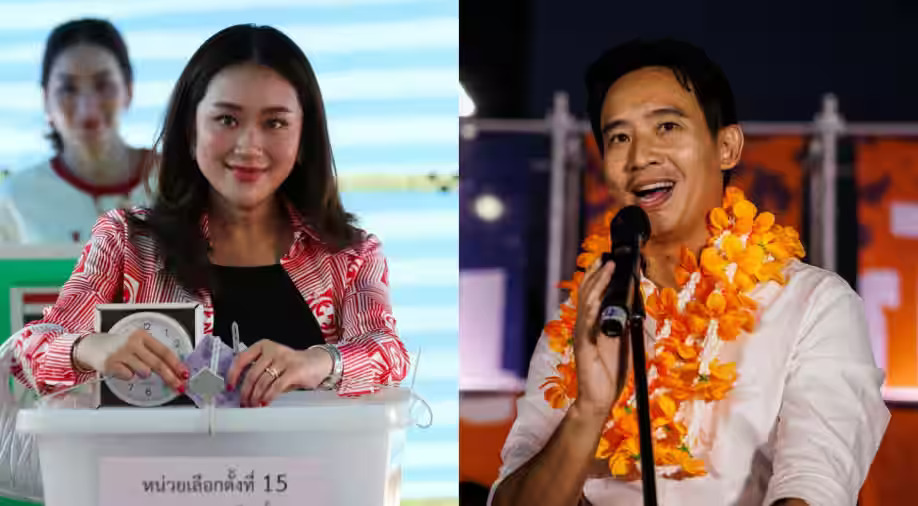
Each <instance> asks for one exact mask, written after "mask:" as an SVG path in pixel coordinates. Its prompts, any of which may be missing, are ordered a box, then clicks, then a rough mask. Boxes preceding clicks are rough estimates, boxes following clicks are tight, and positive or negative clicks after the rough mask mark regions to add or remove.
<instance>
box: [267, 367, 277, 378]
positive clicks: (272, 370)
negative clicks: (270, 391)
mask: <svg viewBox="0 0 918 506" xmlns="http://www.w3.org/2000/svg"><path fill="white" fill-rule="evenodd" d="M265 372H266V373H268V374H270V375H271V377H272V378H274V379H277V378H279V377H280V372H278V371H277V369H275V368H274V367H270V366H269V367H266V368H265Z"/></svg>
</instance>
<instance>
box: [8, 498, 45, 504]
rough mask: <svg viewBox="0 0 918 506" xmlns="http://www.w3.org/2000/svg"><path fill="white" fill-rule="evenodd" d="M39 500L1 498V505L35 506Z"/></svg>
mask: <svg viewBox="0 0 918 506" xmlns="http://www.w3.org/2000/svg"><path fill="white" fill-rule="evenodd" d="M36 504H41V503H39V502H25V501H14V500H12V499H3V498H0V506H35V505H36Z"/></svg>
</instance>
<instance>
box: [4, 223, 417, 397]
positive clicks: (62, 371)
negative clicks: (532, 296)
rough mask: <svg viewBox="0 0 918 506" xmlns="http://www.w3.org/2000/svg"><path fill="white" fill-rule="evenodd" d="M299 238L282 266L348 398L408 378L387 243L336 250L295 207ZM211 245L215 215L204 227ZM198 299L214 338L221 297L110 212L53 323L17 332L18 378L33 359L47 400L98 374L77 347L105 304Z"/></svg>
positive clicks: (48, 319) (47, 320) (371, 241)
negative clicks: (78, 358)
mask: <svg viewBox="0 0 918 506" xmlns="http://www.w3.org/2000/svg"><path fill="white" fill-rule="evenodd" d="M288 212H289V217H290V220H291V223H292V225H293V230H294V241H293V244H292V245H291V247H290V250H289V251H288V252H287V254H286V255H284V257H283V258H282V259H281V261H280V263H281V265H282V266H283V267H284V269H285V270H286V271H287V274H288V275H289V276H290V279H292V280H293V283H294V284H295V285H296V287H297V288H298V289H299V291H300V293H301V294H302V295H303V298H304V299H305V301H306V303H307V304H308V305H309V307H310V308H311V309H312V312H313V314H314V315H315V317H316V320H318V322H319V326H320V327H321V329H322V334H323V335H324V337H325V340H326V341H327V342H329V343H331V344H335V345H337V347H338V350H339V351H340V352H341V359H342V365H343V369H342V375H341V382H340V384H339V387H338V392H339V394H342V395H345V394H346V395H358V394H363V393H370V392H372V391H375V390H376V389H377V388H378V387H379V386H380V385H391V384H395V383H397V382H399V381H401V380H402V379H404V377H405V375H406V374H407V369H408V355H407V352H406V350H405V347H404V345H403V344H402V342H401V340H400V339H399V338H398V335H397V334H396V329H395V318H394V317H393V316H392V309H391V305H390V302H389V276H388V267H387V264H386V259H385V257H384V256H383V254H382V249H381V245H380V242H379V240H378V238H376V237H375V236H373V235H371V234H366V235H365V236H364V238H363V240H362V242H360V243H359V244H357V245H356V246H352V247H348V248H346V249H344V250H341V251H339V252H337V253H332V252H331V251H330V250H329V249H328V248H327V247H326V246H325V245H324V243H323V242H322V241H321V240H320V239H319V237H318V236H317V235H316V233H315V231H314V230H312V229H311V228H310V227H309V226H308V225H307V224H305V223H304V222H303V220H302V219H301V218H300V217H299V215H298V214H297V212H296V211H294V210H293V209H292V208H291V207H290V206H288ZM201 228H202V232H203V234H204V237H205V238H209V229H208V220H207V217H206V215H205V216H204V217H203V219H202V220H201ZM119 291H120V292H121V293H122V301H123V302H125V303H147V304H149V303H161V302H198V303H200V304H201V305H202V307H203V308H204V320H205V321H204V334H208V333H211V332H212V329H213V320H214V318H213V316H214V314H213V300H212V297H211V294H210V293H208V292H207V291H200V292H199V293H196V294H192V293H191V292H190V291H189V290H187V289H185V288H183V287H182V286H180V285H179V284H178V282H177V281H176V279H175V278H174V277H173V276H172V275H170V274H168V273H167V272H166V271H165V270H164V262H163V258H162V255H160V254H159V248H158V246H157V245H156V243H155V241H154V240H153V239H152V238H151V237H149V236H148V235H140V234H138V235H136V236H135V237H134V239H133V240H129V238H128V225H127V220H126V212H125V211H123V210H115V211H109V212H107V213H106V214H104V215H102V216H101V217H100V218H99V219H98V221H97V222H96V224H95V226H94V227H93V230H92V237H91V239H90V241H89V242H88V243H87V244H86V246H85V248H84V249H83V252H82V254H81V255H80V258H79V260H78V262H77V265H76V268H75V269H74V271H73V273H72V274H71V276H70V279H69V280H68V281H67V283H65V284H64V286H63V287H62V289H61V292H60V295H59V296H58V298H57V302H56V303H55V305H54V306H53V307H50V308H47V309H45V311H44V314H43V319H42V320H39V321H35V322H31V323H29V324H28V325H27V326H26V327H25V328H23V329H22V330H21V331H19V332H17V333H16V334H15V335H14V336H12V337H11V339H14V340H15V341H14V348H15V354H14V359H13V366H12V370H11V372H12V374H13V375H14V376H15V377H16V378H17V379H18V380H19V381H20V382H22V383H24V384H26V385H29V384H30V383H29V382H28V381H27V380H26V376H25V371H24V370H23V369H24V368H23V367H22V365H23V362H24V361H27V364H28V366H29V368H30V370H31V373H32V376H33V378H34V380H35V385H37V387H38V389H39V391H40V393H42V394H47V393H51V392H55V391H58V390H61V389H64V388H67V387H70V386H73V385H75V384H78V383H82V382H85V381H88V380H90V379H92V378H94V377H95V374H94V373H89V374H84V373H80V372H77V371H76V370H74V368H73V364H72V362H71V358H70V350H71V348H72V347H73V343H74V341H76V340H77V339H79V338H80V337H82V336H85V335H88V334H91V333H92V332H93V323H94V314H95V313H94V311H95V306H96V305H97V304H104V303H111V302H113V301H115V298H116V296H117V294H118V292H119Z"/></svg>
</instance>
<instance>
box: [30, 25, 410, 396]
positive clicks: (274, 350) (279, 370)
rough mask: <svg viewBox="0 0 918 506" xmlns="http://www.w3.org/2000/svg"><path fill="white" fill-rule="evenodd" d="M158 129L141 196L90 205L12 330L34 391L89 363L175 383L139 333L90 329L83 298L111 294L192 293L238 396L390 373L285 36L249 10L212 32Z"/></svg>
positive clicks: (324, 147) (92, 300) (303, 72)
mask: <svg viewBox="0 0 918 506" xmlns="http://www.w3.org/2000/svg"><path fill="white" fill-rule="evenodd" d="M160 143H161V146H162V162H161V168H160V173H159V175H158V179H159V183H158V184H159V186H158V192H157V195H156V199H155V202H154V205H153V207H152V208H151V209H140V208H137V209H134V210H133V211H130V212H128V211H122V210H117V211H110V212H108V213H106V214H105V215H104V216H103V217H102V218H100V219H99V221H98V222H97V224H96V225H95V227H94V228H93V234H92V238H91V240H90V242H89V244H87V245H86V247H85V249H84V251H83V253H82V255H81V258H80V259H79V261H78V263H77V266H76V269H75V270H74V272H73V274H72V276H71V278H70V280H69V281H68V282H67V283H66V284H65V285H64V287H63V289H62V291H61V294H60V296H59V297H58V302H57V304H56V305H55V306H54V307H53V308H52V309H51V310H50V312H49V313H48V314H47V316H46V318H45V319H44V320H42V321H40V322H36V323H35V324H31V325H29V326H27V327H26V328H25V329H23V330H22V331H20V332H19V333H18V334H17V335H16V336H14V338H15V339H17V340H18V342H17V345H16V350H17V359H18V360H17V362H18V363H19V364H23V363H25V364H27V365H28V366H29V367H30V371H31V374H32V377H33V378H34V379H35V381H36V385H37V386H38V388H39V390H41V391H42V392H43V393H47V392H51V391H54V390H58V389H60V388H63V387H68V386H70V385H73V384H76V383H79V382H83V381H86V380H88V379H90V378H91V377H93V374H94V373H95V372H96V371H98V372H101V373H102V374H103V375H114V376H116V377H119V378H123V379H129V378H131V377H132V375H134V374H140V375H147V374H150V373H151V371H152V372H156V373H158V374H159V375H160V376H162V378H163V379H164V380H165V382H166V383H167V384H169V385H170V386H171V387H172V388H174V389H176V390H177V391H180V392H181V391H183V390H184V387H185V382H186V380H188V370H187V369H186V368H185V367H184V366H183V365H182V364H181V362H180V361H179V359H178V357H176V356H175V354H173V353H172V352H170V351H168V350H166V349H165V348H164V347H163V346H162V345H160V344H159V343H158V342H157V341H156V340H155V339H154V338H152V337H151V336H150V335H149V334H147V333H145V332H143V331H138V332H135V333H133V334H131V335H110V334H93V333H92V323H93V322H92V313H93V311H92V308H93V307H94V306H95V305H96V304H99V303H105V302H112V301H119V300H123V301H124V302H130V303H152V302H187V301H197V302H200V303H201V304H203V306H204V308H205V315H206V317H205V319H206V322H205V328H204V332H205V334H206V333H213V334H214V335H218V336H222V337H227V336H230V335H231V334H230V330H229V328H230V325H231V322H232V321H236V322H238V323H239V325H240V333H241V337H242V341H243V342H245V343H246V344H247V345H250V348H249V349H248V350H246V351H245V352H243V353H242V354H240V355H239V356H238V357H237V359H236V361H235V362H234V365H233V367H232V368H231V370H230V372H229V374H228V377H227V383H228V386H227V388H231V389H232V388H238V389H239V392H240V394H241V397H242V402H243V404H244V405H246V406H264V405H267V404H268V403H270V402H271V401H272V400H273V399H274V398H275V397H276V396H277V395H279V394H280V393H283V392H285V391H288V390H290V389H295V388H316V387H318V386H320V385H324V386H325V387H327V388H337V389H338V391H339V393H342V394H344V393H346V394H359V393H366V392H371V391H373V390H375V389H376V387H378V386H379V385H386V384H393V383H396V382H398V381H400V380H401V379H403V378H404V376H405V374H406V369H407V353H406V352H405V348H404V346H403V345H402V343H401V341H400V340H399V338H398V336H397V335H396V333H395V321H394V319H393V317H392V314H391V309H390V304H389V295H388V272H387V267H386V260H385V258H384V256H383V254H382V252H381V250H380V243H379V241H378V240H377V239H376V237H375V236H372V235H368V234H366V233H365V232H363V231H361V230H359V229H357V228H355V227H354V226H353V225H352V224H351V223H352V221H353V217H352V216H351V215H350V214H348V213H346V212H345V211H344V209H343V208H342V206H341V202H340V199H339V195H338V190H337V187H336V183H335V171H334V166H333V162H332V153H331V147H330V144H329V139H328V131H327V127H326V122H325V112H324V107H323V104H322V97H321V94H320V92H319V86H318V83H317V82H316V77H315V75H314V73H313V71H312V68H311V66H310V64H309V62H308V61H307V59H306V57H305V55H304V54H303V53H302V51H301V50H300V49H299V47H297V46H296V44H295V43H294V42H293V41H291V40H290V39H289V38H287V37H286V36H285V35H283V34H282V33H280V32H279V31H277V30H275V29H273V28H269V27H256V26H252V25H240V26H234V27H231V28H227V29H225V30H223V31H221V32H220V33H218V34H216V35H214V36H213V37H212V38H210V39H209V40H208V41H207V42H205V43H204V45H203V46H201V48H200V49H198V51H197V52H196V53H195V54H194V56H192V58H191V60H190V61H189V63H188V65H187V67H186V68H185V70H184V71H183V73H182V75H181V77H180V78H179V80H178V83H177V84H176V86H175V89H174V91H173V94H172V97H171V99H170V104H169V108H168V112H167V115H166V119H165V124H164V127H163V131H162V134H161V136H160V139H159V141H158V144H160ZM42 323H50V324H53V325H52V326H51V327H46V326H41V325H40V324H42ZM49 329H50V330H49ZM250 364H251V366H252V368H251V369H250V370H249V371H248V372H247V373H246V374H245V379H244V381H243V382H242V383H241V384H240V383H239V376H240V371H242V370H243V369H244V368H245V367H246V366H248V365H250ZM13 372H14V374H16V375H17V377H18V378H20V380H25V379H26V376H25V374H26V373H25V371H23V370H22V368H21V367H20V368H18V369H14V371H13Z"/></svg>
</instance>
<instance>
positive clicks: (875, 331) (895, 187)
mask: <svg viewBox="0 0 918 506" xmlns="http://www.w3.org/2000/svg"><path fill="white" fill-rule="evenodd" d="M855 160H856V161H855V163H856V166H855V170H856V178H857V181H858V219H859V221H860V231H859V240H860V252H859V261H858V264H859V266H858V270H859V273H858V279H859V282H858V284H859V287H858V288H859V292H860V293H861V297H862V298H863V299H864V308H865V311H866V312H867V321H868V325H869V326H870V337H871V342H872V344H873V351H874V357H875V358H876V360H877V364H878V365H879V366H880V367H883V368H884V369H886V374H887V376H886V383H887V386H890V387H898V388H901V387H910V388H916V389H918V342H916V341H918V325H916V323H918V307H916V306H918V303H916V301H918V293H916V292H918V142H913V141H899V140H877V141H869V140H862V141H861V142H859V143H858V148H857V154H856V159H855ZM916 393H918V390H916ZM912 400H914V401H916V402H918V396H915V397H914V398H913V399H912Z"/></svg>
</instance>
